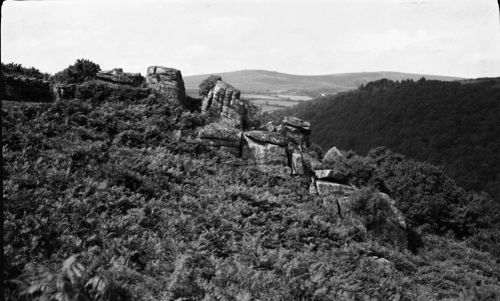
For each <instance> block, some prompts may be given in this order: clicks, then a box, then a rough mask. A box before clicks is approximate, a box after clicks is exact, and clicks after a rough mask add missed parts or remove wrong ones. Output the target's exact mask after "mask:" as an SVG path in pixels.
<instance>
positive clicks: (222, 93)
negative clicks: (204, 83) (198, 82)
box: [200, 80, 249, 129]
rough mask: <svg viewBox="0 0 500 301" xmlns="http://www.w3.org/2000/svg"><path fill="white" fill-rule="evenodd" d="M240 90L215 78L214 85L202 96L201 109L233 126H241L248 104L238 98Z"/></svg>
mask: <svg viewBox="0 0 500 301" xmlns="http://www.w3.org/2000/svg"><path fill="white" fill-rule="evenodd" d="M200 93H201V92H200ZM240 95H241V92H240V90H238V89H236V88H234V87H233V86H231V85H230V84H228V83H226V82H223V81H222V80H217V82H216V83H215V85H214V87H213V88H212V89H210V91H208V93H207V95H206V96H205V97H204V98H203V103H202V105H201V111H202V113H204V114H209V115H212V116H215V117H216V118H218V119H219V121H220V122H222V123H225V124H227V125H229V126H232V127H235V128H239V129H241V128H243V123H244V122H245V120H246V119H248V118H247V116H246V114H247V110H248V107H249V104H248V102H247V101H244V100H241V99H240Z"/></svg>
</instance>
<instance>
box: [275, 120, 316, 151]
mask: <svg viewBox="0 0 500 301" xmlns="http://www.w3.org/2000/svg"><path fill="white" fill-rule="evenodd" d="M279 132H280V133H281V134H282V135H283V136H285V137H287V138H289V139H290V140H291V141H293V142H294V143H296V144H299V145H302V144H304V145H307V144H308V143H309V135H310V134H311V128H310V123H309V122H307V121H304V120H301V119H299V118H296V117H285V118H283V121H282V125H281V126H280V127H279Z"/></svg>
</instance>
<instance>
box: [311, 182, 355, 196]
mask: <svg viewBox="0 0 500 301" xmlns="http://www.w3.org/2000/svg"><path fill="white" fill-rule="evenodd" d="M315 184H316V191H317V193H318V194H319V195H329V194H334V195H340V196H345V195H350V194H352V193H354V192H355V191H356V188H355V187H352V186H347V185H343V184H339V183H332V182H327V181H322V180H316V181H315Z"/></svg>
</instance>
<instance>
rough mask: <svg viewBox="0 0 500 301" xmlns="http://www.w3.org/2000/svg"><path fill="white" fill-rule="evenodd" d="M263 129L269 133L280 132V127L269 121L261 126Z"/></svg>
mask: <svg viewBox="0 0 500 301" xmlns="http://www.w3.org/2000/svg"><path fill="white" fill-rule="evenodd" d="M261 129H262V130H265V131H268V132H279V130H280V126H279V125H278V124H275V123H274V122H272V121H268V122H267V123H266V124H264V125H263V126H261Z"/></svg>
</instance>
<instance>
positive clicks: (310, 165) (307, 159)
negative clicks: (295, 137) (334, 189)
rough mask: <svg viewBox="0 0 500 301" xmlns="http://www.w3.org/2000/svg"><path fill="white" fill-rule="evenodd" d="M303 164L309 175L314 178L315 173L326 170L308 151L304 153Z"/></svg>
mask: <svg viewBox="0 0 500 301" xmlns="http://www.w3.org/2000/svg"><path fill="white" fill-rule="evenodd" d="M302 164H303V167H304V172H305V174H307V175H310V176H314V171H315V170H318V169H325V166H324V165H323V163H321V161H319V160H318V159H317V158H316V157H314V156H313V155H312V154H310V153H309V152H307V151H304V152H302Z"/></svg>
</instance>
